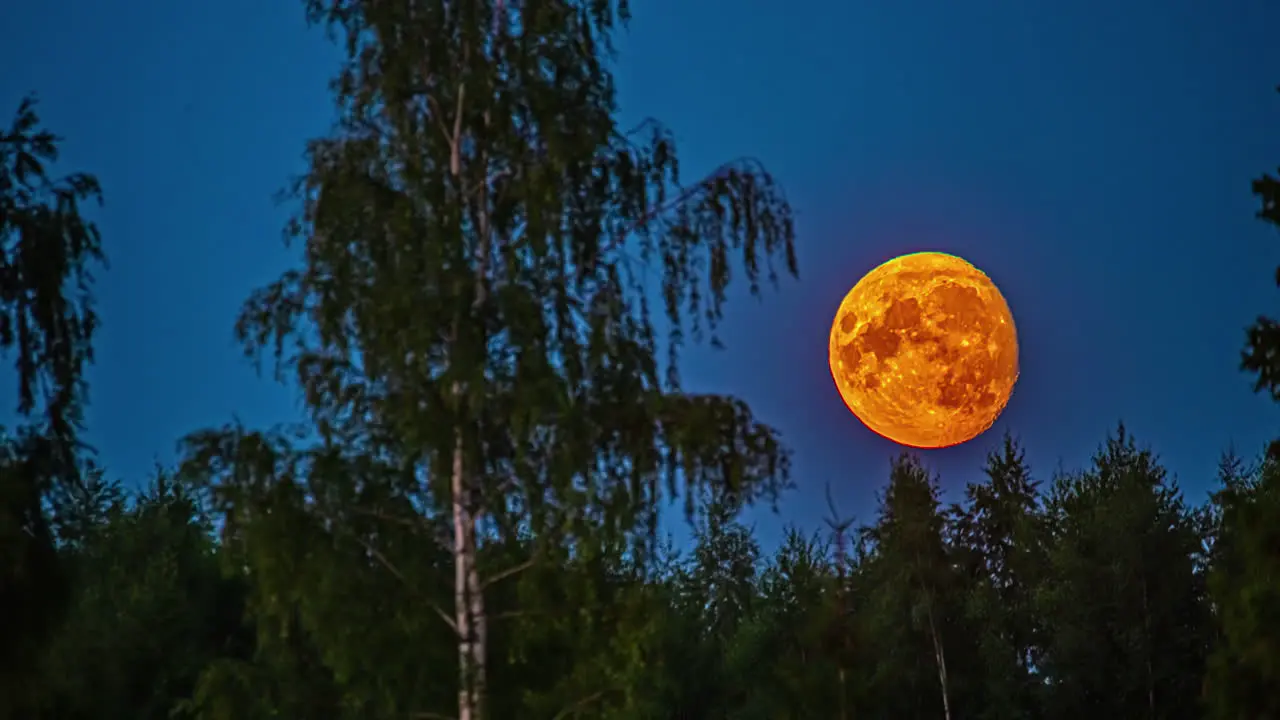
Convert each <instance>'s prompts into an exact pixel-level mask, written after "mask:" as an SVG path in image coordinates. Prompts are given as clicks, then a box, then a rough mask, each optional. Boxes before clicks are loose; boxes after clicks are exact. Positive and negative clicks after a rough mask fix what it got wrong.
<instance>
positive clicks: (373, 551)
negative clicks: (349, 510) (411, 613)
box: [347, 532, 458, 635]
mask: <svg viewBox="0 0 1280 720" xmlns="http://www.w3.org/2000/svg"><path fill="white" fill-rule="evenodd" d="M347 534H348V535H350V536H351V537H352V538H354V539H355V541H356V542H357V543H359V544H360V545H361V546H362V547H363V548H364V549H365V550H366V551H367V552H368V553H369V554H370V555H371V556H372V557H373V559H375V560H377V561H378V563H379V564H381V565H382V566H383V567H384V568H386V569H387V571H388V572H390V573H391V574H392V575H394V576H395V578H396V579H397V580H399V581H400V582H401V583H403V584H404V586H405V587H407V588H408V589H409V591H410V592H412V593H413V594H414V595H418V596H419V597H421V593H419V592H417V590H416V589H415V588H414V587H413V583H410V582H409V580H408V579H407V578H406V577H405V576H404V573H402V572H400V569H399V568H397V567H396V566H395V564H393V563H392V562H391V561H390V560H388V559H387V556H386V555H383V554H382V552H380V551H379V550H378V549H377V548H375V547H374V546H373V543H370V542H369V541H368V540H365V539H364V538H362V537H360V536H359V535H357V534H355V533H354V532H348V533H347ZM424 599H425V598H424ZM426 602H427V605H428V607H430V608H431V609H432V610H434V611H435V613H436V615H438V616H439V617H440V619H441V620H443V621H444V623H445V624H446V625H448V626H449V629H450V630H452V631H453V632H454V634H455V635H456V634H458V625H457V623H455V622H454V621H453V618H451V617H449V615H448V613H446V612H445V611H444V610H442V609H440V606H439V605H436V604H435V603H434V602H432V601H431V600H426Z"/></svg>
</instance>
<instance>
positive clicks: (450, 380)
mask: <svg viewBox="0 0 1280 720" xmlns="http://www.w3.org/2000/svg"><path fill="white" fill-rule="evenodd" d="M305 5H306V9H307V12H308V15H309V16H310V18H311V19H312V20H313V21H315V22H318V23H321V24H324V25H326V26H328V27H329V28H330V29H332V30H335V31H337V34H338V35H339V36H341V38H342V39H343V40H344V42H345V47H346V50H347V64H346V65H345V66H344V68H343V70H342V71H341V73H340V75H339V77H338V78H337V81H336V82H335V85H334V87H335V92H336V94H337V98H336V99H337V106H338V109H339V113H338V116H339V117H338V123H337V126H336V128H335V130H334V132H333V133H332V134H331V135H330V136H328V137H326V138H323V139H319V140H316V141H313V142H312V143H311V145H310V148H309V157H310V160H311V167H310V169H309V171H308V173H307V174H306V175H305V176H304V177H303V178H301V179H300V180H299V182H298V183H297V185H296V187H295V189H296V191H297V198H298V200H299V203H298V207H299V215H298V217H297V218H296V220H295V221H294V222H293V223H292V224H291V226H290V228H289V235H290V237H291V238H293V239H296V240H298V241H299V242H300V243H301V244H302V245H303V247H304V248H305V259H304V263H303V266H302V267H300V268H296V269H291V270H289V271H288V272H286V273H285V274H284V275H283V276H282V277H281V278H280V279H279V280H278V281H277V282H275V283H272V284H271V285H270V286H268V287H266V288H264V289H263V290H261V291H260V292H258V293H256V294H254V295H253V297H251V298H250V299H249V301H248V302H247V303H246V306H245V309H244V312H243V314H242V317H241V319H240V322H239V324H238V327H237V329H238V332H239V335H240V338H241V339H242V341H243V342H244V345H245V348H246V351H247V352H248V353H249V354H250V355H251V356H253V357H255V358H256V357H259V356H261V355H263V354H266V355H272V356H274V359H275V361H276V362H277V364H278V367H279V368H280V370H281V371H283V372H284V373H286V374H288V375H290V376H291V378H292V379H293V380H294V381H296V383H297V385H298V386H299V387H300V389H301V390H302V392H303V396H304V399H305V405H306V408H307V410H308V417H307V421H306V422H305V423H304V425H303V426H301V427H296V428H294V427H289V428H275V429H270V430H252V429H247V428H242V427H239V426H236V425H230V426H227V427H224V428H219V429H214V430H201V431H197V432H193V433H192V434H191V435H190V436H188V438H187V440H186V443H185V448H186V452H185V455H184V458H183V462H182V463H181V465H180V467H177V468H173V469H170V470H158V471H157V473H156V475H155V477H153V478H151V479H150V480H149V481H147V482H145V483H142V485H143V486H144V489H143V490H141V491H137V492H125V490H124V489H123V486H122V485H121V484H119V483H117V482H114V481H111V480H109V479H108V478H107V476H106V475H105V473H104V471H103V470H102V469H101V468H99V467H97V465H96V464H95V463H94V462H93V460H92V457H93V456H92V453H91V452H90V451H89V450H88V449H86V448H82V447H80V446H79V445H78V444H77V441H76V436H77V433H78V430H79V426H78V420H79V411H80V408H81V407H82V406H83V403H84V401H85V396H84V387H83V377H82V376H83V367H84V365H85V363H86V362H88V361H89V360H91V358H92V355H91V347H92V346H91V339H92V337H91V336H92V331H93V327H94V324H95V319H94V315H93V306H92V302H91V298H92V296H91V294H90V292H89V290H90V288H89V282H90V280H91V277H90V274H89V270H90V269H91V267H92V265H93V263H94V262H96V261H100V260H101V254H100V251H99V248H98V241H97V233H96V230H95V229H94V228H93V226H92V224H91V223H89V222H87V221H86V220H84V219H83V218H82V217H81V215H80V209H79V207H78V201H79V200H82V199H85V198H92V197H95V196H96V194H97V186H96V183H95V182H94V181H93V179H92V178H91V177H89V176H85V175H72V176H70V177H68V178H67V179H66V180H64V181H60V182H54V181H50V180H48V179H47V178H46V176H45V174H44V168H43V167H42V165H41V163H42V162H45V163H47V162H49V161H52V160H53V159H55V157H56V140H57V139H56V138H55V137H54V136H52V135H50V134H49V133H47V132H44V131H42V130H40V129H39V128H38V119H37V118H36V116H35V114H34V108H33V105H31V104H30V103H24V104H23V105H22V107H21V108H20V110H19V112H18V119H17V122H16V123H15V125H14V128H13V130H11V131H9V132H8V133H6V134H0V240H3V245H2V246H0V251H2V252H0V348H3V349H4V350H6V351H9V352H11V353H13V355H14V360H15V363H16V367H17V370H18V373H17V374H18V389H19V392H18V395H17V396H18V398H19V407H18V408H17V410H18V411H19V412H20V413H21V415H22V416H23V418H24V419H25V420H24V422H25V423H26V424H25V425H23V426H22V427H21V428H20V429H19V430H18V431H16V432H14V433H12V434H11V435H6V436H4V437H3V438H0V601H3V602H4V603H5V604H4V607H5V611H4V612H3V613H0V621H2V622H3V623H4V624H3V625H2V626H0V720H5V719H7V718H14V719H15V720H18V719H21V720H29V719H41V718H48V719H50V720H75V719H78V718H86V719H87V718H95V719H98V718H105V719H106V720H114V719H117V718H119V719H120V720H124V719H130V720H133V719H142V720H146V719H148V718H170V717H190V718H202V719H206V720H232V719H235V720H241V719H244V720H253V719H254V718H305V719H308V720H311V719H317V720H323V719H326V718H386V719H388V720H390V719H392V718H395V719H398V720H403V719H405V718H459V720H481V719H482V718H514V717H519V718H535V719H536V718H547V719H557V720H567V719H569V718H603V719H616V720H670V719H672V718H676V719H683V720H729V719H733V720H791V719H793V720H802V719H803V720H809V719H811V718H837V719H839V720H846V719H850V718H876V719H878V718H884V719H886V720H889V719H892V720H899V719H901V718H923V719H927V718H946V720H951V719H953V718H955V719H959V718H981V719H983V720H1014V719H1018V718H1037V719H1039V718H1043V719H1045V720H1057V719H1059V718H1060V719H1062V720H1076V719H1078V718H1090V717H1092V718H1126V719H1127V718H1148V719H1150V720H1156V719H1157V718H1160V719H1176V718H1210V719H1214V720H1245V719H1248V720H1255V719H1257V718H1280V690H1278V689H1280V452H1272V453H1270V454H1267V455H1264V456H1263V457H1261V458H1259V459H1258V461H1257V462H1256V463H1255V464H1253V465H1248V464H1246V463H1245V462H1244V461H1242V460H1240V459H1239V458H1235V457H1227V458H1225V459H1224V461H1223V463H1222V472H1221V475H1220V477H1219V478H1218V480H1217V482H1216V486H1215V487H1216V490H1215V492H1214V493H1213V494H1212V496H1211V497H1210V498H1209V499H1208V501H1207V502H1206V503H1204V504H1197V503H1195V502H1193V501H1190V500H1188V499H1187V498H1185V497H1184V496H1183V494H1182V492H1181V491H1180V490H1179V488H1178V487H1177V485H1176V483H1174V482H1173V481H1172V480H1171V479H1170V478H1169V477H1167V475H1166V473H1165V470H1164V468H1163V467H1162V466H1161V464H1160V461H1159V458H1158V457H1157V456H1155V455H1154V454H1153V453H1152V452H1150V451H1149V450H1147V449H1145V447H1144V446H1142V445H1140V444H1138V443H1137V442H1136V441H1135V439H1134V438H1133V436H1132V435H1130V434H1129V432H1128V430H1127V429H1126V428H1124V427H1123V426H1121V427H1119V428H1117V429H1116V431H1114V432H1113V433H1112V434H1110V435H1108V436H1106V437H1105V438H1104V439H1103V441H1102V443H1101V445H1100V447H1099V449H1098V452H1097V454H1096V455H1095V457H1094V458H1093V459H1092V461H1091V463H1090V464H1089V465H1088V466H1087V467H1086V468H1084V469H1082V470H1080V471H1079V472H1076V473H1072V474H1059V475H1058V476H1055V477H1052V478H1037V477H1036V476H1035V475H1034V474H1033V472H1032V468H1030V467H1029V466H1028V464H1027V462H1026V461H1025V459H1024V456H1023V453H1022V451H1021V449H1020V447H1019V445H1018V443H1017V441H1016V440H1015V439H1014V438H1013V437H1011V436H1006V437H1004V438H1003V439H1002V440H1000V441H998V444H997V445H996V446H995V447H994V448H993V449H992V452H991V454H990V455H989V457H988V462H987V466H986V469H985V478H983V479H981V480H980V481H977V482H974V483H972V484H970V485H969V486H968V487H966V488H965V490H964V495H963V498H962V499H961V500H960V502H958V503H955V504H953V505H944V504H943V502H942V498H941V495H940V491H939V478H937V477H936V476H935V475H934V474H933V473H932V471H931V470H930V469H929V468H928V466H927V464H926V463H924V462H923V461H922V460H921V459H920V458H919V457H916V456H914V455H910V454H904V455H902V456H900V457H898V458H896V459H894V460H893V461H892V462H891V463H890V465H889V467H888V471H887V473H886V482H885V484H884V486H883V490H882V492H881V495H880V505H879V507H878V508H877V509H876V512H875V513H874V515H873V516H871V517H868V518H863V521H864V522H863V523H862V524H857V523H854V522H852V521H850V520H847V519H844V518H841V517H838V516H836V512H835V509H834V508H833V509H832V514H833V517H832V518H831V519H830V526H829V528H828V529H827V530H823V531H820V532H814V533H805V532H803V531H801V530H799V529H795V530H792V531H790V532H789V533H788V534H787V536H786V538H785V539H784V541H783V542H782V543H781V544H780V546H779V547H778V548H776V549H774V550H769V549H766V548H763V547H761V546H760V544H759V542H758V540H757V539H756V538H755V537H754V535H753V533H752V531H751V529H750V528H748V527H746V526H744V525H743V524H742V522H741V520H740V517H741V512H742V510H743V508H744V507H746V506H747V505H749V504H751V503H753V502H755V501H758V500H762V499H763V500H776V501H779V502H783V503H785V502H786V496H785V492H784V491H785V489H786V487H787V482H788V479H789V464H788V454H787V451H786V449H785V447H784V446H783V445H782V443H781V439H780V437H779V436H778V434H777V433H776V432H775V431H774V430H773V429H772V428H770V427H768V426H767V425H765V424H763V423H761V422H759V421H757V420H756V419H754V417H753V416H752V414H751V412H750V409H749V408H748V407H747V406H746V404H745V403H743V402H741V401H740V400H737V399H735V398H732V397H722V396H706V395H695V394H691V393H688V392H686V391H685V390H683V389H682V387H681V384H680V382H679V374H678V372H677V368H678V357H679V350H680V348H681V347H682V345H683V343H684V341H685V334H686V331H688V334H689V338H690V339H692V340H695V341H696V340H699V339H701V338H702V336H703V333H704V332H706V333H707V334H708V335H709V336H710V337H711V339H712V340H714V329H715V325H716V321H717V320H718V319H719V317H720V313H721V309H722V305H723V303H724V301H725V298H726V289H727V287H728V284H729V281H730V278H731V277H741V278H742V279H744V280H745V281H746V283H747V285H748V289H749V290H750V291H751V292H752V293H757V292H758V291H759V290H760V280H761V279H773V275H774V273H773V267H774V266H775V265H776V266H777V267H779V268H780V269H781V270H783V271H784V273H785V274H792V275H794V272H795V249H794V243H795V238H794V231H793V228H792V222H791V212H790V208H789V206H788V205H787V203H786V200H785V198H784V197H783V195H782V193H781V190H780V189H779V187H778V186H777V185H776V184H775V183H774V181H773V179H772V178H771V177H770V176H769V175H768V173H767V172H766V171H765V170H764V169H763V168H761V167H759V166H758V165H757V164H756V163H754V162H750V161H744V162H740V163H730V164H727V165H725V166H723V167H722V168H720V169H719V170H717V171H716V172H715V173H713V174H712V175H710V176H708V177H706V178H703V179H701V180H699V181H697V182H694V183H692V184H685V183H684V182H683V181H682V180H681V178H680V175H679V171H678V167H679V166H678V161H677V155H676V149H675V147H674V143H673V141H672V140H671V136H670V135H669V133H667V132H666V131H665V130H663V129H662V128H661V126H660V125H658V124H657V123H656V122H650V123H646V124H645V125H644V126H643V127H642V128H641V129H640V134H639V135H637V134H635V133H624V132H621V131H620V130H619V129H618V127H617V126H616V123H615V112H614V110H615V108H614V97H613V93H614V91H613V81H612V76H611V75H610V73H609V71H608V69H607V67H608V62H607V61H608V59H609V53H610V52H611V51H610V36H611V34H612V33H613V32H614V27H615V24H617V23H619V22H621V21H625V19H626V17H627V13H628V8H627V6H626V3H625V2H622V1H621V0H619V2H610V1H609V0H598V1H593V2H582V1H581V0H547V1H546V2H539V3H526V4H521V7H520V8H519V9H516V8H512V7H509V6H507V5H506V4H505V3H503V2H502V1H501V0H498V1H497V2H493V1H488V2H485V1H482V0H471V1H466V2H464V1H461V0H457V1H449V2H445V1H443V0H437V1H435V2H432V1H430V0H422V1H420V2H408V1H401V2H372V1H370V0H364V1H360V0H327V1H325V2H321V0H308V2H306V3H305ZM1254 190H1255V193H1256V194H1258V195H1259V196H1260V197H1261V198H1262V205H1263V208H1262V212H1261V213H1260V214H1261V216H1262V217H1263V218H1264V219H1266V220H1267V221H1269V222H1271V223H1273V224H1277V225H1280V212H1277V210H1276V207H1277V205H1276V203H1277V201H1278V200H1280V183H1278V182H1277V181H1275V180H1273V179H1271V178H1270V177H1265V178H1263V179H1262V180H1259V181H1258V182H1257V183H1256V184H1255V187H1254ZM646 270H648V274H646ZM1277 279H1278V280H1280V272H1278V274H1277ZM655 294H656V295H655ZM653 297H657V298H658V299H659V301H660V305H661V308H662V312H661V313H654V314H653V315H652V316H651V314H650V308H649V301H650V300H651V299H652V298H653ZM1275 327H1276V325H1275V323H1273V322H1271V321H1269V320H1267V319H1265V318H1263V319H1260V320H1259V321H1258V323H1257V325H1256V326H1255V327H1254V328H1252V329H1251V330H1250V332H1249V334H1248V337H1247V348H1246V351H1245V354H1244V359H1243V365H1244V369H1245V370H1247V371H1249V372H1252V373H1255V374H1257V376H1258V388H1259V390H1261V389H1270V390H1271V391H1272V393H1273V395H1275V396H1276V397H1277V398H1280V390H1277V383H1280V370H1277V369H1275V367H1277V363H1278V362H1280V361H1278V360H1277V358H1280V332H1277V331H1276V330H1275ZM658 328H665V329H666V330H667V331H668V334H667V335H665V336H662V333H660V332H658V330H657V329H658ZM1226 352H1230V349H1229V348H1225V349H1224V353H1226ZM808 480H809V481H810V482H812V481H813V480H815V479H813V478H810V479H808ZM816 480H817V481H818V482H822V481H827V480H836V479H835V478H831V479H827V478H818V479H816ZM131 484H135V485H136V484H137V483H136V482H135V483H131ZM671 498H679V499H681V500H682V501H683V508H684V510H685V513H686V516H687V519H688V520H689V521H690V522H692V523H693V526H694V528H695V533H694V540H693V543H692V545H691V546H690V547H688V548H683V549H679V550H678V549H676V548H673V547H671V546H670V545H669V544H664V543H663V542H662V541H661V536H660V534H659V533H658V531H657V515H658V508H659V507H660V505H661V504H663V502H664V501H665V500H667V499H671Z"/></svg>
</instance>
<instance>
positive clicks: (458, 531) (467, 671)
mask: <svg viewBox="0 0 1280 720" xmlns="http://www.w3.org/2000/svg"><path fill="white" fill-rule="evenodd" d="M465 97H466V85H465V84H462V85H459V87H458V103H457V108H456V111H455V112H456V114H455V116H454V119H453V135H452V138H451V145H452V148H451V153H450V162H449V170H450V174H451V175H452V176H453V177H454V180H455V182H456V184H457V188H458V201H459V202H461V203H463V204H464V206H465V205H466V204H467V203H468V202H469V198H468V197H467V195H466V191H465V185H466V181H465V178H464V175H463V167H462V165H463V163H462V135H463V120H462V114H463V107H464V105H463V102H464V99H465ZM485 121H486V125H487V124H488V114H487V113H486V114H485ZM487 164H488V159H487V157H485V156H483V155H482V157H481V159H480V165H481V168H480V169H481V176H482V177H487V173H488V168H487ZM488 199H489V198H488V182H487V181H486V182H484V183H482V185H481V188H480V198H479V202H478V203H477V205H478V207H477V212H476V215H477V216H478V223H477V225H478V227H477V230H478V235H479V237H478V245H479V253H478V257H477V261H476V272H475V298H474V300H473V302H472V310H473V312H474V311H478V310H480V309H481V308H482V306H483V305H484V303H485V300H486V281H487V279H488V278H487V276H488V272H489V243H490V238H489V212H488ZM472 320H474V319H472ZM462 321H463V320H462V319H460V322H459V326H455V328H454V338H455V342H456V340H457V338H458V332H459V330H460V329H461V327H460V325H461V322H462ZM452 390H453V399H454V402H455V403H456V407H457V409H458V411H459V412H458V417H459V422H462V421H463V419H464V418H465V417H466V414H465V413H464V412H462V411H463V406H464V404H465V403H466V401H467V399H468V398H467V397H466V394H467V393H466V390H467V388H464V387H463V386H462V384H461V383H458V382H455V383H454V385H453V388H452ZM454 437H455V441H454V448H453V468H452V478H451V483H450V485H451V490H452V494H453V508H452V509H453V567H454V576H453V581H454V623H455V624H456V625H457V632H458V676H459V686H458V720H484V717H485V705H486V699H487V696H488V667H487V664H486V657H485V650H486V648H487V646H488V622H487V616H486V614H485V605H484V588H483V586H482V584H481V582H480V570H479V568H478V566H477V558H476V555H477V548H478V542H477V530H478V523H477V517H478V516H479V515H480V514H481V513H482V512H483V511H482V510H481V507H480V505H479V504H478V503H477V502H476V500H477V498H476V493H475V486H474V483H473V480H474V475H475V474H474V471H473V472H472V473H468V472H467V468H466V467H465V459H464V455H465V442H466V441H465V438H464V433H463V429H462V427H458V428H457V429H456V430H455V432H454Z"/></svg>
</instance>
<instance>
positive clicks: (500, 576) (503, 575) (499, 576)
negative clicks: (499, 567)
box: [481, 560, 534, 588]
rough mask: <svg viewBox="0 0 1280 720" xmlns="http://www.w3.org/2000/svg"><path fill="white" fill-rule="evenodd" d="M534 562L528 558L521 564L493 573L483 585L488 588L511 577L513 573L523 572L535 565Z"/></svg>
mask: <svg viewBox="0 0 1280 720" xmlns="http://www.w3.org/2000/svg"><path fill="white" fill-rule="evenodd" d="M533 563H534V561H533V560H526V561H524V562H522V563H520V564H519V565H515V566H513V567H509V568H507V569H506V570H503V571H502V572H500V573H495V574H494V575H491V576H489V577H488V578H487V579H485V581H484V583H483V585H482V586H481V587H485V588H488V587H489V586H490V585H495V584H497V583H498V582H501V581H502V580H506V579H507V578H509V577H511V576H512V575H515V574H516V573H519V572H522V571H524V570H528V569H529V568H531V567H533Z"/></svg>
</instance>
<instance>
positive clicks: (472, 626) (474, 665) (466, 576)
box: [451, 389, 486, 720]
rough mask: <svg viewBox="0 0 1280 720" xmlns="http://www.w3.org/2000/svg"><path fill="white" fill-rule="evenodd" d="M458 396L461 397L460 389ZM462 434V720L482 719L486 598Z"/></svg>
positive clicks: (457, 545) (458, 539)
mask: <svg viewBox="0 0 1280 720" xmlns="http://www.w3.org/2000/svg"><path fill="white" fill-rule="evenodd" d="M458 395H459V396H460V395H461V390H460V389H459V391H458ZM462 443H463V439H462V431H461V430H458V431H457V444H456V445H455V447H454V450H453V477H452V483H451V484H452V490H453V569H454V576H453V581H454V589H453V593H454V595H453V601H454V623H455V625H456V626H457V631H458V681H459V682H458V720H482V719H483V718H484V698H485V669H486V668H485V630H486V627H485V613H484V595H483V593H482V592H481V589H480V583H479V573H478V571H477V569H476V521H475V517H474V516H473V515H472V512H471V500H472V496H471V492H470V488H469V487H468V483H467V479H466V475H465V474H464V470H465V468H464V467H463V458H462V450H463V445H462Z"/></svg>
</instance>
